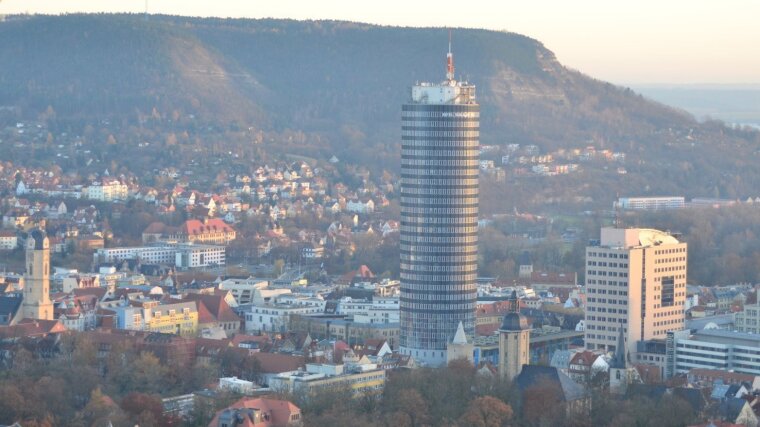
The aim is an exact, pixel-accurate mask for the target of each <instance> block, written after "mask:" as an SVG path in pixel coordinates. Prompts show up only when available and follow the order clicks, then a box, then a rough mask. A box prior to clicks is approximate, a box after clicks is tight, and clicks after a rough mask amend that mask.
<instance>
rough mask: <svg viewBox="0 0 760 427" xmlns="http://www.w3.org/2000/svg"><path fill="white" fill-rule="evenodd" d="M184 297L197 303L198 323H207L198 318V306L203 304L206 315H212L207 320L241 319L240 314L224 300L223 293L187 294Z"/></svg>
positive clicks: (233, 320) (235, 320) (231, 320)
mask: <svg viewBox="0 0 760 427" xmlns="http://www.w3.org/2000/svg"><path fill="white" fill-rule="evenodd" d="M185 299H187V300H191V301H195V302H196V304H197V305H198V317H199V318H198V321H199V322H200V323H207V322H203V321H201V319H200V316H201V309H200V306H204V307H205V309H206V312H207V313H208V315H210V316H212V318H211V319H210V320H208V321H209V322H213V321H214V320H216V321H218V322H240V321H241V319H240V316H238V315H237V314H236V313H235V312H234V311H232V308H231V307H230V305H229V304H227V301H225V299H224V294H211V295H207V294H188V295H187V297H185Z"/></svg>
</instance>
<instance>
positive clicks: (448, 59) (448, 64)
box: [446, 30, 454, 81]
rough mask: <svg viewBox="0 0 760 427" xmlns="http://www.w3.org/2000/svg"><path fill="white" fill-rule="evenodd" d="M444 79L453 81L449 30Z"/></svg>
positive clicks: (452, 59) (452, 56)
mask: <svg viewBox="0 0 760 427" xmlns="http://www.w3.org/2000/svg"><path fill="white" fill-rule="evenodd" d="M446 79H448V80H450V81H451V80H454V54H452V53H451V30H449V53H448V54H446Z"/></svg>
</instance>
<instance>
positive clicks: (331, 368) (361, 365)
mask: <svg viewBox="0 0 760 427" xmlns="http://www.w3.org/2000/svg"><path fill="white" fill-rule="evenodd" d="M363 359H364V360H360V361H358V363H356V364H354V363H351V364H346V365H336V364H328V363H322V364H319V363H307V364H306V370H298V371H291V372H283V373H280V374H278V375H277V376H275V377H273V378H270V379H269V387H270V388H271V389H272V390H277V391H287V392H290V393H293V392H301V393H306V395H314V394H318V393H320V392H322V391H325V390H341V389H350V390H351V391H352V392H353V395H354V397H361V396H365V395H368V394H375V393H382V391H383V388H384V387H385V370H384V369H380V368H378V367H377V365H375V364H371V363H369V361H368V360H366V357H365V358H363Z"/></svg>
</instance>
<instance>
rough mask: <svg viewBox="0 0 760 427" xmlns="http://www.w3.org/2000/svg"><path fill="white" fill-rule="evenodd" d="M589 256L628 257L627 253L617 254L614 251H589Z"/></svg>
mask: <svg viewBox="0 0 760 427" xmlns="http://www.w3.org/2000/svg"><path fill="white" fill-rule="evenodd" d="M588 256H589V257H599V258H620V259H628V254H617V253H614V252H589V253H588Z"/></svg>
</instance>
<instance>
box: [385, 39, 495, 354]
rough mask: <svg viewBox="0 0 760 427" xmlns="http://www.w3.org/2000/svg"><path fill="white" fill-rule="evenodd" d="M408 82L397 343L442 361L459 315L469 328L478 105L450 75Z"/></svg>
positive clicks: (408, 351) (474, 252) (464, 84)
mask: <svg viewBox="0 0 760 427" xmlns="http://www.w3.org/2000/svg"><path fill="white" fill-rule="evenodd" d="M447 60H448V65H447V72H446V80H444V81H443V82H441V83H440V84H432V83H421V84H418V85H415V86H413V87H412V90H411V98H410V100H409V102H407V103H406V104H404V105H403V107H402V112H401V119H402V126H401V144H402V145H401V228H400V249H401V270H400V273H401V274H400V275H401V304H400V306H401V313H400V317H401V342H400V344H401V347H400V351H401V353H403V354H406V355H410V356H412V357H414V359H415V360H416V361H417V362H419V363H421V364H424V365H428V366H440V365H444V364H445V363H446V345H447V344H448V342H449V340H450V339H451V337H452V336H453V335H454V333H455V331H456V330H457V326H458V325H459V322H462V324H463V325H464V330H465V333H466V334H467V335H470V336H472V335H473V334H474V332H475V301H476V297H477V289H476V279H477V267H478V259H477V258H478V255H477V250H478V159H479V149H478V141H479V126H480V107H479V105H478V103H477V102H476V100H475V86H474V85H470V84H469V83H467V82H459V81H456V80H455V79H454V62H453V56H452V55H451V52H449V54H448V57H447Z"/></svg>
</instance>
